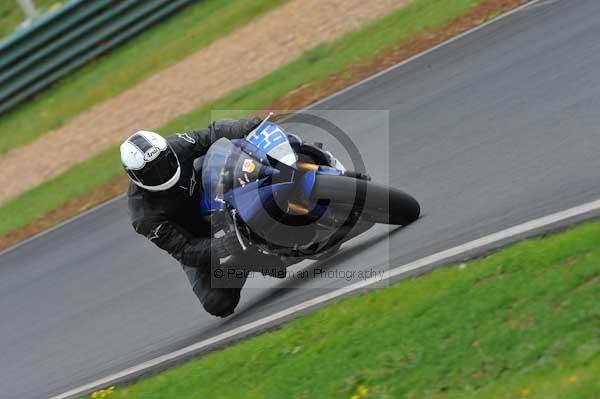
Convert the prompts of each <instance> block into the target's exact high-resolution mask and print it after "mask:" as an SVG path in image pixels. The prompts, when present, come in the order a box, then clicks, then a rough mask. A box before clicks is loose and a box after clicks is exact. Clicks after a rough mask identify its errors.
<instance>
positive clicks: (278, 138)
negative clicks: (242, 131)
mask: <svg viewBox="0 0 600 399" xmlns="http://www.w3.org/2000/svg"><path fill="white" fill-rule="evenodd" d="M247 140H248V141H249V142H251V143H252V144H254V145H255V146H257V147H258V148H260V149H261V150H263V151H264V152H266V153H269V152H270V151H271V150H273V149H275V148H276V147H278V146H279V145H281V144H283V143H286V142H287V141H288V140H287V135H286V133H285V132H284V131H283V130H282V129H281V128H280V127H279V126H278V125H276V124H275V123H271V122H265V123H264V124H263V125H262V126H261V127H260V129H259V130H257V131H256V132H254V133H252V135H250V136H248V138H247Z"/></svg>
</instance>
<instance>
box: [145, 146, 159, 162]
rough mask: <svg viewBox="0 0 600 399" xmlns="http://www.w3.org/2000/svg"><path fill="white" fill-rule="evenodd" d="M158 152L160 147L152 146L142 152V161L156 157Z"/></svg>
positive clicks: (148, 160)
mask: <svg viewBox="0 0 600 399" xmlns="http://www.w3.org/2000/svg"><path fill="white" fill-rule="evenodd" d="M158 154H160V148H158V147H152V148H150V149H149V150H148V151H146V153H145V154H144V161H146V162H150V161H153V160H154V159H156V157H157V156H158Z"/></svg>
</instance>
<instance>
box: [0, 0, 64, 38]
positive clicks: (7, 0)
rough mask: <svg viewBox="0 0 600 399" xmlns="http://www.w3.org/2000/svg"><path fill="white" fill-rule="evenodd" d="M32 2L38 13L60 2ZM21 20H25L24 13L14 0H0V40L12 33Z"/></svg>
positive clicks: (38, 0) (42, 0)
mask: <svg viewBox="0 0 600 399" xmlns="http://www.w3.org/2000/svg"><path fill="white" fill-rule="evenodd" d="M34 3H35V5H36V8H37V10H38V12H39V13H40V14H41V13H44V12H45V11H47V10H48V9H50V8H54V7H58V6H59V5H60V4H62V3H61V2H60V1H57V0H35V1H34ZM23 21H25V14H23V11H21V7H19V5H18V4H17V2H16V1H14V0H2V1H1V2H0V40H2V39H3V38H5V37H6V36H8V35H10V34H12V33H13V32H14V31H15V30H16V29H17V27H18V26H19V25H21V23H23Z"/></svg>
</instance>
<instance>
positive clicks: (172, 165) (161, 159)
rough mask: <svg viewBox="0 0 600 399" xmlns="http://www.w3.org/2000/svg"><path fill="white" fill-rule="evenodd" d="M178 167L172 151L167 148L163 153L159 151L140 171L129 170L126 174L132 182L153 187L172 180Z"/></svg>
mask: <svg viewBox="0 0 600 399" xmlns="http://www.w3.org/2000/svg"><path fill="white" fill-rule="evenodd" d="M178 167H179V161H178V160H177V157H176V156H175V153H174V152H173V150H172V149H171V148H170V147H168V148H167V149H166V150H165V151H161V153H160V154H159V155H158V157H156V159H153V160H152V161H150V162H148V163H147V164H146V165H145V166H144V167H143V168H142V169H139V170H131V169H130V170H128V171H127V173H128V174H129V176H130V177H131V178H132V179H133V180H135V181H138V182H139V183H141V184H143V185H144V186H150V187H155V186H160V185H162V184H165V183H166V182H168V181H169V180H170V179H171V178H173V176H175V173H176V172H177V168H178Z"/></svg>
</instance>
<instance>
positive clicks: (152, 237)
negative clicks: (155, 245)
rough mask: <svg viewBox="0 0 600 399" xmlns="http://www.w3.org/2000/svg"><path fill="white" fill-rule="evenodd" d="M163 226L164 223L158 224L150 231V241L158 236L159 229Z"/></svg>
mask: <svg viewBox="0 0 600 399" xmlns="http://www.w3.org/2000/svg"><path fill="white" fill-rule="evenodd" d="M161 227H162V224H159V225H158V226H156V228H155V229H154V230H152V231H151V232H150V233H151V235H149V236H148V239H149V240H150V241H152V240H154V239H156V238H158V230H160V228H161Z"/></svg>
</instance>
